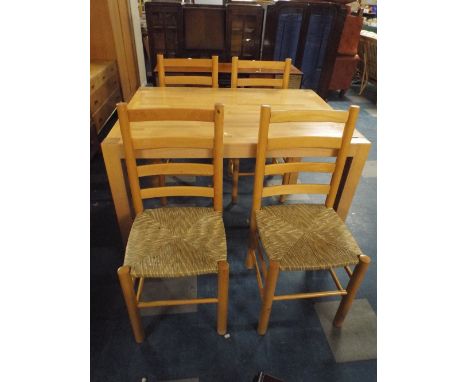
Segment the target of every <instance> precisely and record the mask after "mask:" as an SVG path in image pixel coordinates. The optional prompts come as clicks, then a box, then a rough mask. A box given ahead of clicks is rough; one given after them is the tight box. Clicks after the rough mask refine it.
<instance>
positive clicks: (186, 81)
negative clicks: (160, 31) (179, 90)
mask: <svg viewBox="0 0 468 382" xmlns="http://www.w3.org/2000/svg"><path fill="white" fill-rule="evenodd" d="M156 59H157V67H158V80H159V86H160V87H165V86H167V85H198V86H211V87H212V88H217V87H218V56H212V57H211V58H164V56H163V55H162V54H158V55H157V56H156ZM169 66H170V67H171V68H178V69H179V68H180V72H181V73H183V72H185V71H187V70H190V69H189V68H194V67H196V68H200V67H201V68H211V76H187V75H183V76H180V75H170V76H168V75H167V73H166V70H165V68H166V67H169Z"/></svg>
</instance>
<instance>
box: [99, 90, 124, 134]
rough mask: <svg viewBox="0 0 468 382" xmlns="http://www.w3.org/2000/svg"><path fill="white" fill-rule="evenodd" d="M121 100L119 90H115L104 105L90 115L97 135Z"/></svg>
mask: <svg viewBox="0 0 468 382" xmlns="http://www.w3.org/2000/svg"><path fill="white" fill-rule="evenodd" d="M121 100H122V96H121V95H120V90H119V89H117V90H116V91H114V93H112V95H111V96H110V97H109V98H108V99H107V100H106V101H105V103H104V104H103V105H102V106H101V107H100V108H99V109H98V110H97V111H96V112H95V113H94V114H93V115H92V118H93V122H94V124H95V125H96V131H97V133H99V132H100V131H101V129H102V127H103V126H104V124H105V123H106V121H107V119H108V118H109V117H110V115H111V114H112V112H113V111H114V109H115V105H116V103H118V102H120V101H121Z"/></svg>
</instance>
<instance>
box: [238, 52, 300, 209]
mask: <svg viewBox="0 0 468 382" xmlns="http://www.w3.org/2000/svg"><path fill="white" fill-rule="evenodd" d="M239 69H258V72H259V73H260V74H262V73H263V74H268V71H269V70H276V71H277V70H280V71H282V78H250V77H249V78H239ZM290 73H291V59H290V58H287V59H286V60H284V61H255V60H253V61H251V60H239V57H237V56H234V57H232V65H231V88H233V89H235V88H238V87H268V88H279V89H287V88H288V87H289V75H290ZM229 172H230V173H231V174H232V195H231V201H232V203H237V199H238V195H239V176H252V175H253V173H252V172H240V161H239V159H230V160H229ZM285 180H286V179H285Z"/></svg>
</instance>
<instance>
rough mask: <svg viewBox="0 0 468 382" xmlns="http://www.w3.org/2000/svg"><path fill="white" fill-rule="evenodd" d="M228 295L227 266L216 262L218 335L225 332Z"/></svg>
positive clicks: (224, 262)
mask: <svg viewBox="0 0 468 382" xmlns="http://www.w3.org/2000/svg"><path fill="white" fill-rule="evenodd" d="M228 293H229V264H228V262H227V261H218V329H217V330H218V334H219V335H224V334H226V330H227V317H228V314H227V313H228V302H229V298H228Z"/></svg>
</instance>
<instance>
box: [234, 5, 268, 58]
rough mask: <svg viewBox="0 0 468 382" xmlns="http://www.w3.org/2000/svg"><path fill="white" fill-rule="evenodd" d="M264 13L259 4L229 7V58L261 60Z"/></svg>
mask: <svg viewBox="0 0 468 382" xmlns="http://www.w3.org/2000/svg"><path fill="white" fill-rule="evenodd" d="M263 13H264V11H263V8H262V7H261V6H260V5H258V4H257V5H247V4H246V5H234V4H228V5H227V22H226V24H227V25H226V29H227V43H228V48H227V49H228V56H230V57H232V56H238V57H239V58H240V59H244V60H258V59H260V46H261V38H262V27H263ZM228 58H229V57H228Z"/></svg>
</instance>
